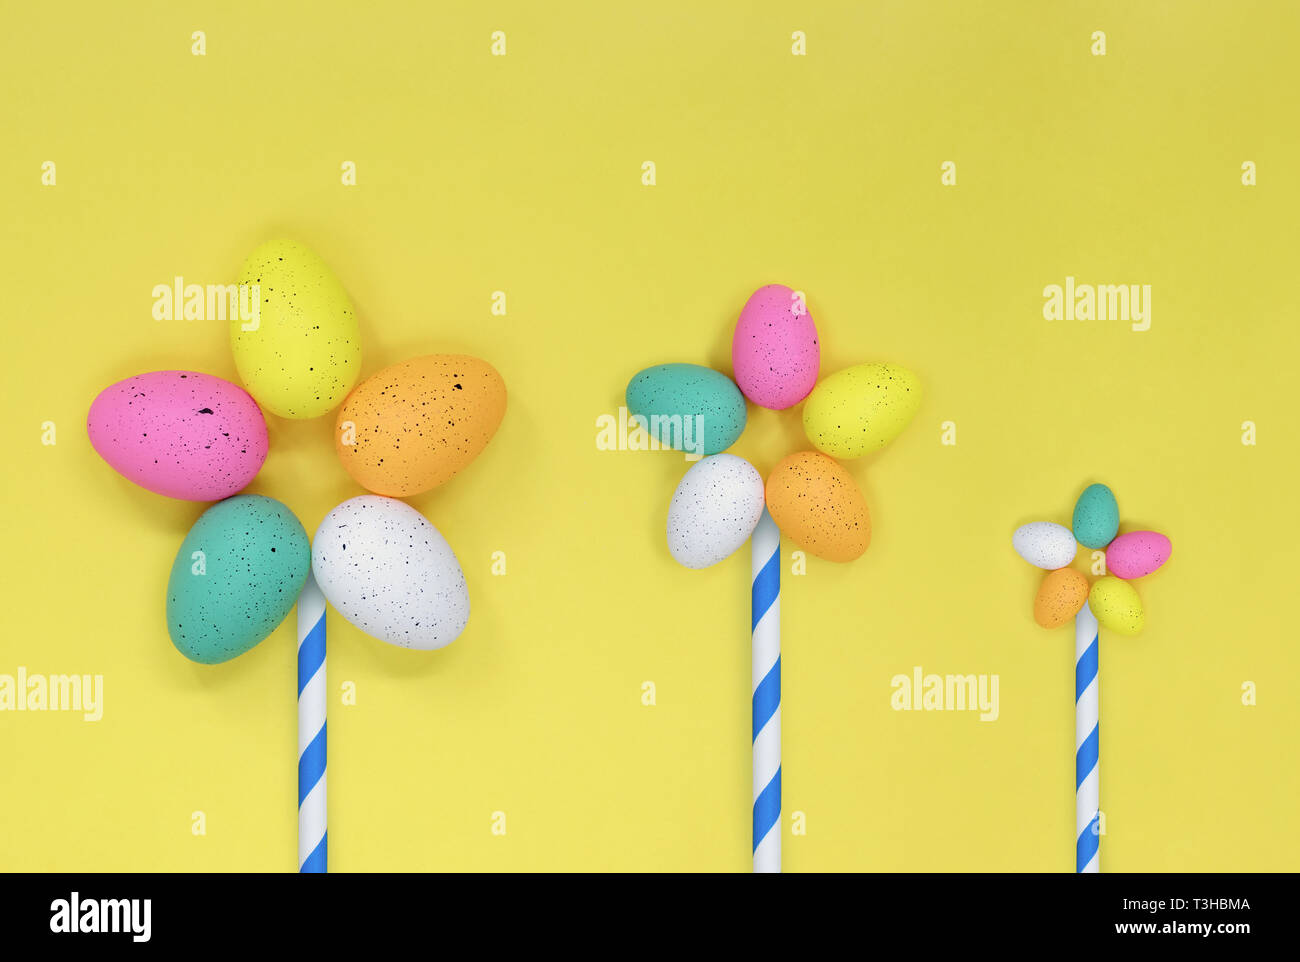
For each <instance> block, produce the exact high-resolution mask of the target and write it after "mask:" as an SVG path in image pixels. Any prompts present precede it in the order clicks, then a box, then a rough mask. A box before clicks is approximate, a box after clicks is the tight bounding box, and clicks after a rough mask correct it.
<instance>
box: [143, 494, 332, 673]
mask: <svg viewBox="0 0 1300 962" xmlns="http://www.w3.org/2000/svg"><path fill="white" fill-rule="evenodd" d="M196 553H201V554H199V555H198V556H197V557H196ZM310 566H311V547H310V546H309V545H308V543H307V532H306V531H304V530H303V527H302V525H301V524H300V523H299V522H298V519H297V518H296V517H294V515H293V512H291V511H290V510H289V509H288V508H287V507H285V506H284V505H283V504H281V503H280V502H279V501H276V500H274V499H273V498H266V497H262V496H261V495H248V494H245V495H238V496H236V497H233V498H228V499H227V500H225V501H221V502H219V503H218V504H215V505H213V506H212V507H211V508H209V509H208V510H207V511H205V512H204V513H203V514H202V515H201V516H200V517H199V520H198V521H196V522H195V524H194V527H193V528H191V529H190V532H189V534H187V535H186V536H185V540H184V541H182V542H181V546H180V550H179V551H177V553H176V560H175V561H174V562H173V564H172V571H171V577H170V578H169V579H168V582H167V627H168V632H169V634H170V635H171V639H172V643H173V644H174V645H175V646H176V649H177V650H178V651H180V652H181V654H183V655H185V657H187V658H189V659H190V660H192V661H197V662H200V663H201V664H205V665H214V664H219V663H220V662H223V661H229V660H230V659H231V658H234V657H236V656H238V655H241V654H243V653H244V652H245V651H248V650H249V649H250V648H252V647H254V646H255V645H257V644H258V643H259V642H260V641H262V639H264V638H265V637H266V636H267V635H269V634H270V633H271V632H272V631H274V630H275V628H276V627H277V626H278V625H279V624H280V623H281V622H282V621H284V619H285V617H286V616H287V615H288V613H289V611H290V609H291V608H292V607H293V605H294V602H295V601H296V600H297V598H298V592H299V591H300V590H301V589H302V586H303V583H304V582H305V581H306V580H307V572H308V570H309V569H310Z"/></svg>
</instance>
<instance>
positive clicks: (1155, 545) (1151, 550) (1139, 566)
mask: <svg viewBox="0 0 1300 962" xmlns="http://www.w3.org/2000/svg"><path fill="white" fill-rule="evenodd" d="M1173 550H1174V546H1173V545H1172V544H1170V543H1169V539H1168V538H1166V537H1165V536H1164V535H1162V534H1158V533H1157V532H1155V531H1130V532H1128V533H1127V534H1122V535H1120V536H1119V537H1118V538H1116V539H1115V540H1114V541H1112V542H1111V543H1110V545H1109V546H1107V548H1106V570H1107V571H1108V572H1109V573H1110V574H1113V575H1117V576H1118V577H1120V578H1124V579H1125V580H1128V579H1131V578H1142V577H1145V576H1146V575H1149V574H1151V572H1153V571H1155V570H1156V569H1157V568H1159V567H1160V566H1161V565H1162V564H1164V563H1165V562H1166V561H1168V560H1169V555H1170V554H1171V553H1172V552H1173Z"/></svg>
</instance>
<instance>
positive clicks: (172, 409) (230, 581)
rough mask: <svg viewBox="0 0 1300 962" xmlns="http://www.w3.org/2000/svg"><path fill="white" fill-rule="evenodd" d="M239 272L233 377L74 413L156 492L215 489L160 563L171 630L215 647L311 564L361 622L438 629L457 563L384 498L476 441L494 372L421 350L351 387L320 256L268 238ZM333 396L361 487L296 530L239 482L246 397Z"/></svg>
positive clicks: (235, 639) (238, 632) (424, 526)
mask: <svg viewBox="0 0 1300 962" xmlns="http://www.w3.org/2000/svg"><path fill="white" fill-rule="evenodd" d="M239 285H240V286H239V287H238V288H233V287H232V288H231V290H237V291H238V292H239V293H238V294H237V295H236V296H237V297H241V298H243V299H242V300H237V301H234V302H232V304H231V306H230V313H229V318H230V342H231V350H232V353H233V355H234V360H235V366H236V368H237V369H238V371H239V374H240V377H241V379H242V380H243V382H244V388H241V387H239V386H238V385H235V384H232V383H230V382H229V381H225V380H223V379H221V378H218V377H214V376H212V375H210V374H203V373H199V372H196V371H155V372H151V373H148V374H140V375H136V376H135V377H131V378H127V379H126V380H123V381H119V382H118V383H116V384H113V385H111V386H110V387H108V388H106V389H104V390H103V391H101V392H100V393H99V395H98V396H97V397H96V398H95V400H94V402H93V403H92V404H91V407H90V414H89V416H88V418H87V431H88V433H89V435H90V441H91V444H92V445H93V446H94V448H95V450H96V451H97V452H98V453H99V455H100V456H101V457H102V458H103V459H104V460H105V461H107V462H108V463H109V465H110V466H112V467H113V468H114V469H115V470H116V471H117V472H118V473H119V474H121V475H122V476H123V477H125V478H127V479H128V480H130V481H133V482H135V483H136V484H138V485H140V486H141V487H143V488H146V489H148V490H150V491H153V492H154V493H156V494H162V495H165V496H167V497H171V498H177V499H181V500H186V501H215V502H216V504H213V505H212V506H211V507H209V508H208V509H207V510H206V511H204V512H203V514H202V515H200V516H199V518H198V520H197V521H196V522H195V523H194V526H193V527H192V528H191V529H190V531H189V533H188V534H187V535H186V536H185V538H184V540H183V541H182V542H181V546H180V550H179V551H178V552H177V555H176V559H175V561H174V563H173V565H172V570H171V576H170V579H169V581H168V586H167V626H168V633H169V635H170V636H171V639H172V643H173V644H174V645H175V646H176V649H177V650H178V651H180V652H181V654H183V655H184V656H185V657H187V658H189V659H190V660H191V661H195V662H199V663H201V664H219V663H221V662H224V661H229V660H230V659H232V658H235V657H237V656H238V655H241V654H243V653H244V652H246V651H248V650H249V649H251V648H253V647H254V646H256V645H257V644H259V643H260V642H261V641H263V640H264V639H265V638H266V637H268V636H269V635H270V634H271V632H272V631H274V630H275V629H276V628H277V627H278V626H279V625H280V623H281V622H282V621H283V620H284V619H285V617H286V616H287V615H288V614H289V612H290V611H291V610H292V609H293V606H294V603H295V602H296V601H297V598H298V594H299V592H300V591H301V590H302V587H303V585H304V584H305V583H306V580H307V575H308V573H309V572H314V574H315V577H316V580H317V582H318V583H319V584H320V587H321V591H322V593H323V594H324V595H325V597H326V599H327V600H328V601H329V602H330V603H331V604H332V605H333V606H334V608H335V609H336V610H337V611H339V612H340V613H341V614H342V615H343V616H344V617H345V618H346V619H347V620H348V621H350V622H351V623H352V624H354V625H355V626H357V627H358V628H360V629H361V630H362V631H363V632H366V633H367V634H370V635H372V636H373V637H376V638H378V639H380V640H381V641H386V642H389V643H390V644H394V645H398V646H401V647H405V648H418V649H433V648H441V647H442V646H444V645H447V644H450V643H451V642H452V641H454V640H455V639H456V637H458V636H459V635H460V633H461V631H463V630H464V628H465V625H466V623H467V622H468V619H469V593H468V590H467V587H466V583H465V575H464V572H463V571H462V570H461V567H460V563H459V562H458V561H457V559H456V555H455V553H454V552H453V551H452V549H451V547H450V545H448V544H447V542H446V540H445V539H444V538H443V537H442V535H441V534H440V533H439V532H438V530H437V529H436V528H435V527H434V526H433V525H432V524H431V523H430V522H429V521H428V520H427V519H426V518H425V517H424V516H423V515H421V514H420V513H419V512H418V511H416V510H415V509H414V508H412V507H411V506H410V505H408V504H406V503H405V502H402V501H398V500H396V498H397V497H407V496H410V495H416V494H420V493H422V492H424V491H427V490H429V489H431V488H433V487H435V486H437V485H439V484H441V483H443V482H444V481H446V480H448V479H449V478H451V477H452V476H453V475H455V474H456V473H457V472H459V471H460V470H461V469H462V468H464V467H465V465H467V464H468V463H469V462H470V461H471V460H473V459H474V458H475V457H476V456H477V455H478V454H479V452H481V451H482V450H483V448H484V447H486V445H487V443H488V441H489V440H491V438H492V435H493V434H494V433H495V431H496V429H497V426H498V425H499V424H500V423H501V419H502V417H503V416H504V413H505V404H506V391H505V384H504V383H503V382H502V380H501V376H500V375H499V374H497V372H496V371H495V370H494V369H493V368H492V366H491V365H489V364H487V363H486V362H484V361H481V360H478V359H477V358H473V357H468V356H466V355H432V356H429V357H422V358H416V359H414V360H410V361H405V362H403V363H401V364H396V365H393V366H392V367H388V368H385V369H383V370H381V371H379V372H378V373H376V374H373V375H371V376H370V377H369V378H367V379H366V380H365V381H363V382H362V383H361V384H360V385H357V387H356V388H355V390H353V385H354V384H356V380H357V377H358V376H359V374H360V372H361V339H360V332H359V328H358V325H357V319H356V313H355V311H354V310H353V307H352V303H351V301H350V300H349V298H348V295H347V292H346V291H345V290H344V288H343V285H342V284H341V283H340V282H339V280H338V279H337V278H336V277H335V276H334V274H333V272H331V271H330V269H329V267H328V266H327V265H326V264H325V262H324V261H323V260H322V259H321V258H320V257H318V256H317V255H316V254H315V253H314V252H313V251H311V250H310V249H308V248H307V247H305V246H304V245H302V244H299V243H296V242H294V241H288V240H272V241H268V242H267V243H264V244H262V245H261V246H259V247H258V248H257V249H256V250H254V251H253V253H252V254H251V255H249V257H248V259H247V260H246V261H245V263H244V266H243V269H242V271H241V272H240V276H239ZM245 388H246V389H247V390H245ZM349 392H351V393H349ZM345 397H346V400H345ZM340 402H342V407H341V409H340V411H339V417H338V437H337V440H336V448H337V452H338V456H339V459H340V461H341V462H342V464H343V467H344V468H345V469H346V470H347V472H348V473H349V474H350V475H351V476H352V477H353V478H354V479H355V480H356V481H357V483H358V484H360V485H361V486H362V487H363V488H365V489H367V490H368V491H371V492H373V493H372V494H368V495H362V496H360V497H356V498H350V499H349V500H347V501H344V502H343V503H342V504H340V505H338V506H337V507H335V508H334V509H333V510H332V511H330V512H329V513H328V514H327V515H326V517H325V519H324V521H322V522H321V525H320V527H319V528H318V529H317V532H316V537H315V538H314V539H313V541H312V542H311V543H309V542H308V539H307V533H306V531H305V529H304V528H303V526H302V523H301V522H300V521H299V520H298V519H297V518H296V517H295V516H294V514H293V512H292V511H290V510H289V508H288V507H286V506H285V505H284V504H282V503H281V502H279V501H277V500H275V499H274V498H269V497H264V496H262V495H247V494H240V493H239V492H241V491H242V490H243V489H244V488H245V487H246V486H247V485H248V484H249V483H250V482H251V481H252V480H253V478H254V477H255V476H256V475H257V473H258V471H259V470H260V469H261V467H262V464H263V463H264V462H265V460H266V457H267V451H268V432H267V426H266V418H265V416H264V414H263V411H269V412H271V413H272V414H274V415H277V416H279V417H283V418H289V419H294V420H304V419H309V418H315V417H319V416H321V415H323V414H326V413H328V412H329V411H332V410H333V409H334V408H336V407H339V405H340Z"/></svg>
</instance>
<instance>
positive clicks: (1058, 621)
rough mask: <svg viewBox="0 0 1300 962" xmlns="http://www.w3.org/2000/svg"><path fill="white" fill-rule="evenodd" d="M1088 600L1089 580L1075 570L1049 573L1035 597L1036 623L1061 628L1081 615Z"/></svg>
mask: <svg viewBox="0 0 1300 962" xmlns="http://www.w3.org/2000/svg"><path fill="white" fill-rule="evenodd" d="M1087 600H1088V579H1087V578H1085V577H1084V576H1083V574H1082V572H1079V571H1075V570H1074V569H1073V568H1058V569H1056V570H1055V571H1049V572H1047V575H1046V576H1045V577H1044V578H1043V583H1042V584H1041V585H1039V586H1038V594H1037V595H1036V596H1035V597H1034V621H1036V622H1038V623H1039V624H1040V625H1042V626H1043V627H1044V628H1059V627H1061V625H1063V624H1065V623H1066V622H1067V621H1069V620H1070V619H1071V618H1073V617H1074V616H1075V615H1077V614H1078V613H1079V609H1080V608H1082V607H1083V603H1084V602H1085V601H1087Z"/></svg>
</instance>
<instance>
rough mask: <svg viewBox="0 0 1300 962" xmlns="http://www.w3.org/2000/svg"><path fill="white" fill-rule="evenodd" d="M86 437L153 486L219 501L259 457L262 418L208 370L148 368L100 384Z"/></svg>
mask: <svg viewBox="0 0 1300 962" xmlns="http://www.w3.org/2000/svg"><path fill="white" fill-rule="evenodd" d="M86 431H87V432H88V433H89V434H90V443H91V445H93V446H94V448H95V450H96V451H97V452H98V453H99V456H100V457H101V458H103V459H104V460H105V461H107V462H108V463H109V464H110V465H111V466H112V468H113V470H115V471H116V472H117V473H118V474H120V475H122V476H123V477H124V478H126V479H127V480H129V481H134V482H135V483H136V484H138V485H140V487H142V488H148V489H149V490H150V491H153V492H154V493H155V494H161V495H165V496H167V497H169V498H179V499H181V500H183V501H220V500H221V499H223V498H228V497H230V496H231V495H232V494H237V493H239V492H240V491H242V490H243V489H244V487H245V486H246V485H247V484H248V483H249V482H250V481H252V480H253V478H254V476H256V474H257V472H258V470H259V469H260V468H261V467H262V462H263V461H265V460H266V451H267V443H268V440H267V434H266V420H265V419H264V418H263V417H262V410H261V408H259V407H258V406H257V402H256V401H254V400H253V399H252V397H250V396H249V394H248V392H247V391H245V390H244V389H243V388H241V387H239V386H238V385H235V384H231V383H230V382H229V381H223V380H222V379H221V378H219V377H213V376H212V375H211V374H200V373H198V372H196V371H153V372H151V373H149V374H137V375H136V376H135V377H129V378H127V379H126V380H125V381H118V382H117V383H116V384H113V385H110V386H109V387H106V388H104V390H102V391H100V392H99V396H98V397H96V398H95V400H94V402H93V403H92V404H91V405H90V415H89V416H88V417H87V418H86Z"/></svg>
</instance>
